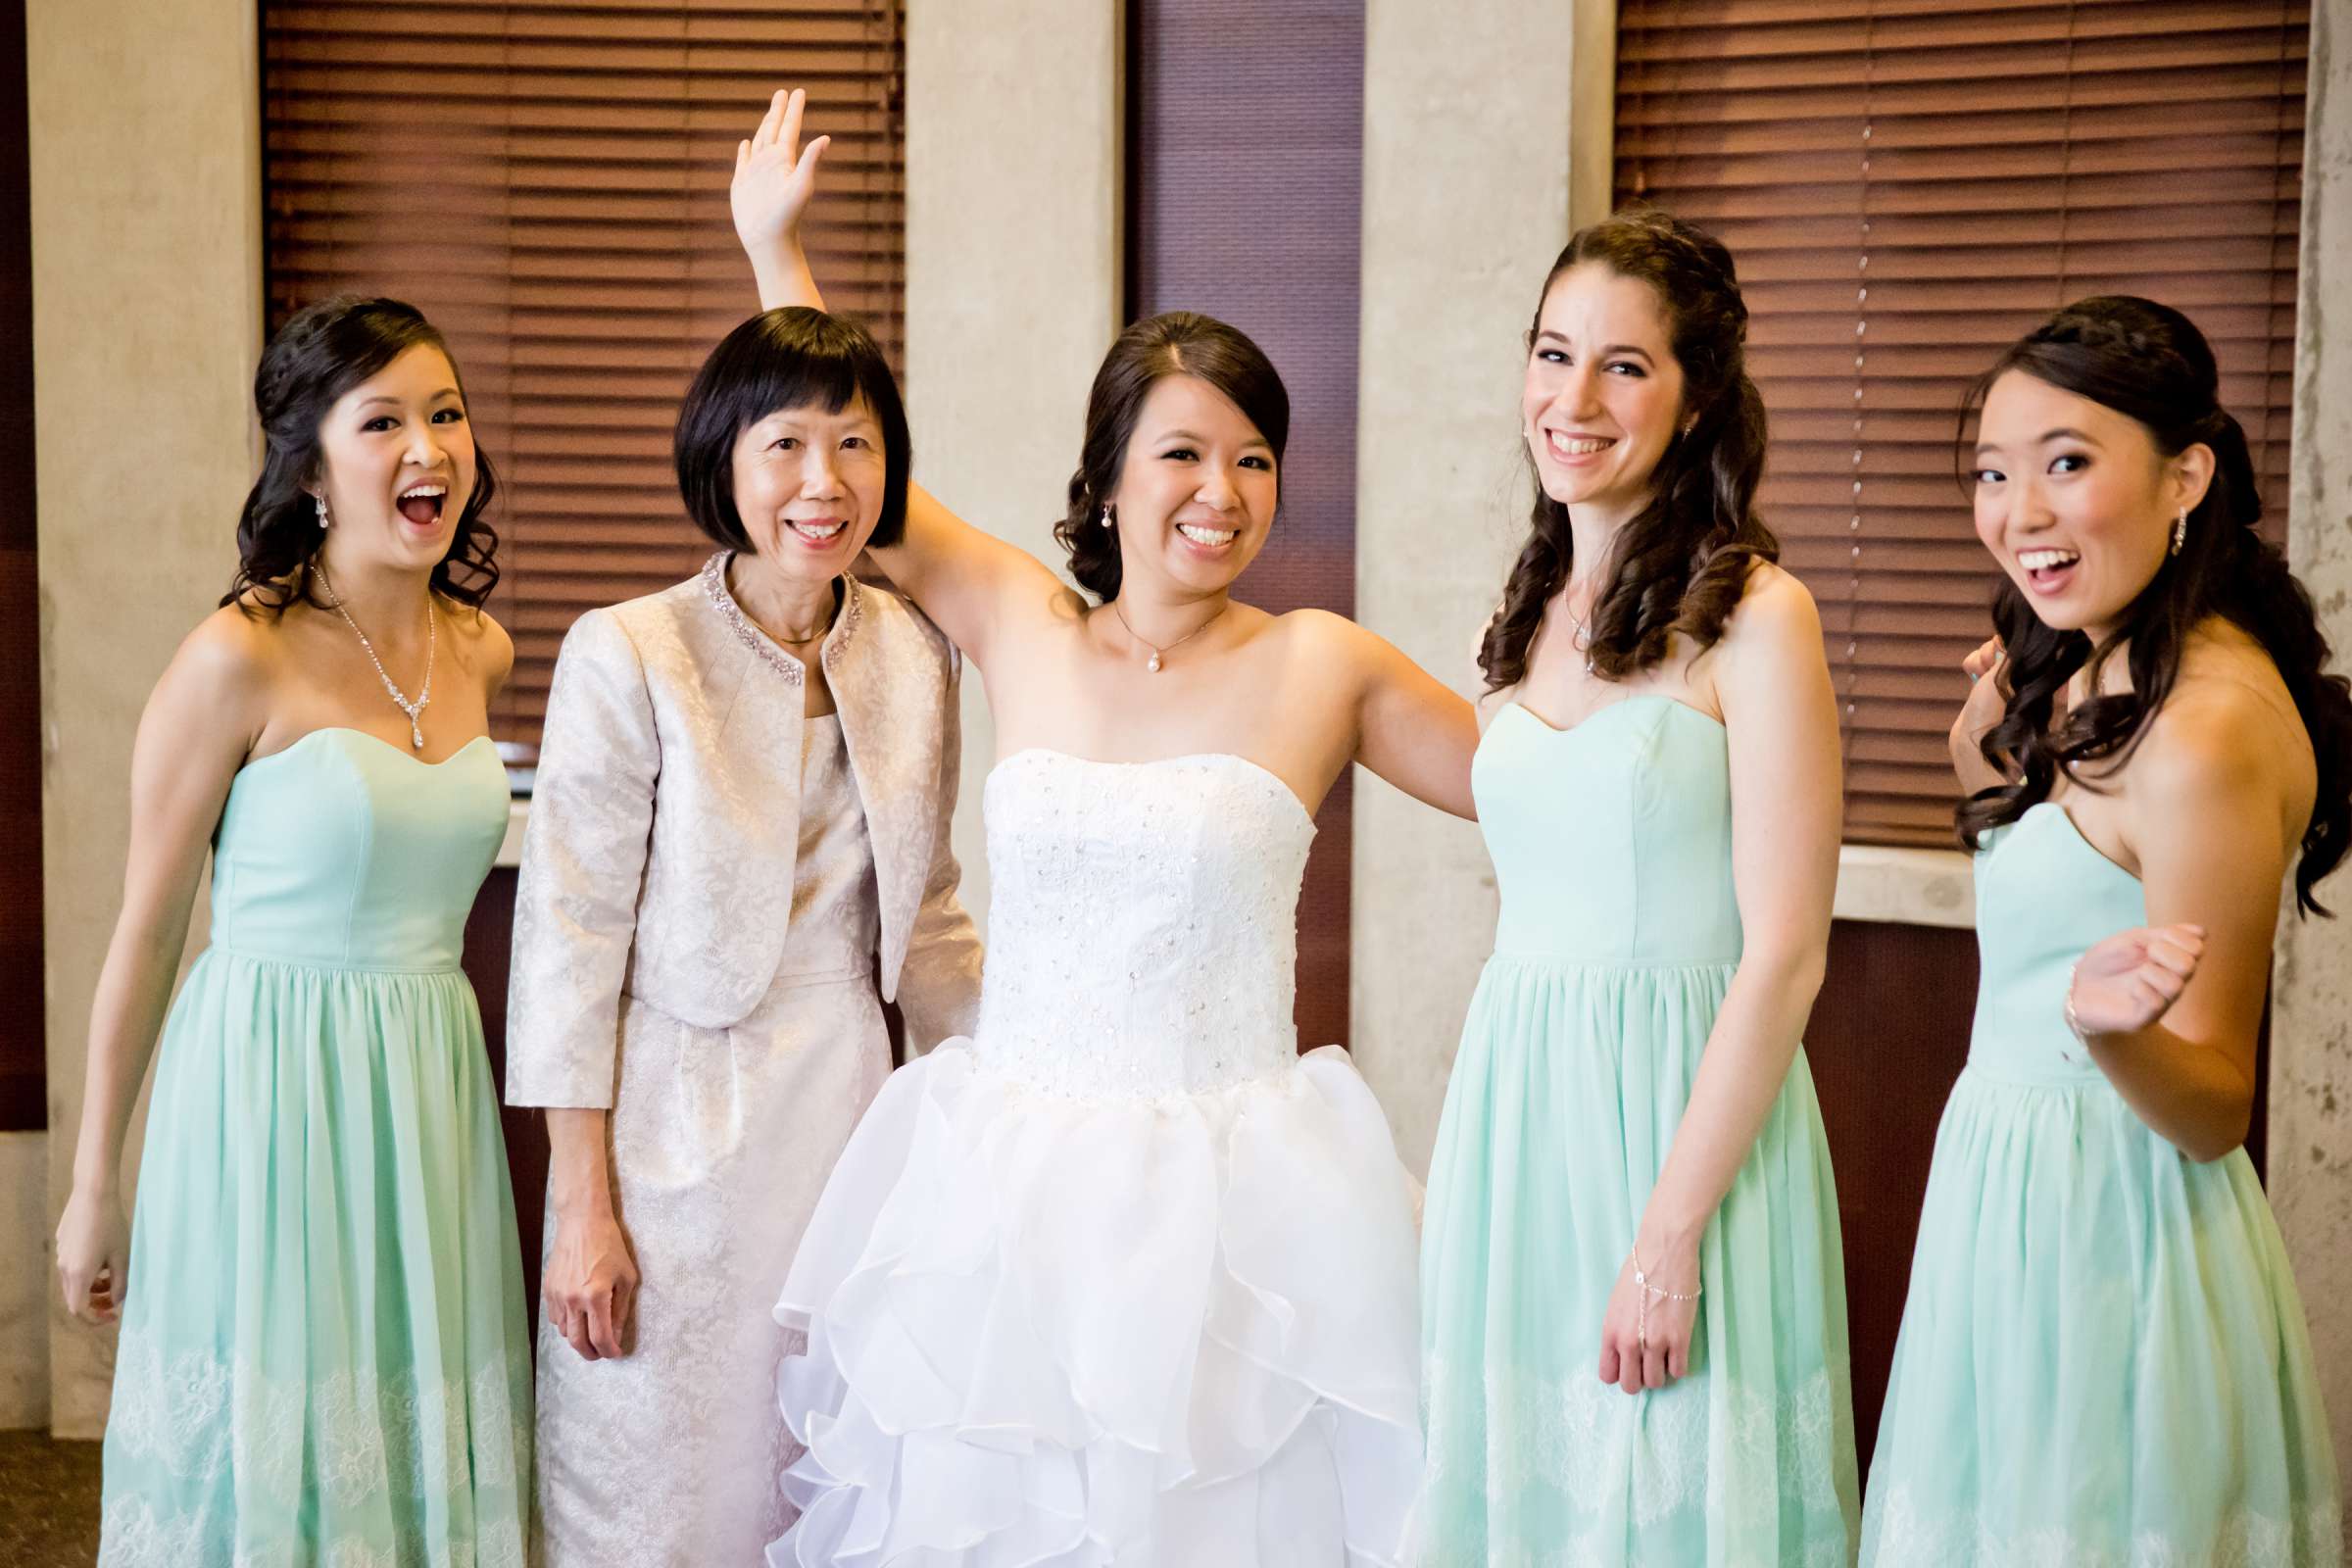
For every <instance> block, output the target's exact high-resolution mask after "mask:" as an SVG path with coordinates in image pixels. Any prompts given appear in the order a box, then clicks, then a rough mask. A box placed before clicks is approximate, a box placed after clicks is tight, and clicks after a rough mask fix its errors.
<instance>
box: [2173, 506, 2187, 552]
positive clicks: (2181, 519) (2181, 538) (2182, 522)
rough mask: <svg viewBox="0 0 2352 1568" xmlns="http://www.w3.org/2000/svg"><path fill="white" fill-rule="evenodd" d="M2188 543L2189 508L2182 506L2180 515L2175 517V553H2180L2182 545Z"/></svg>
mask: <svg viewBox="0 0 2352 1568" xmlns="http://www.w3.org/2000/svg"><path fill="white" fill-rule="evenodd" d="M2186 543H2188V509H2187V508H2186V507H2182V508H2181V509H2180V515H2179V516H2178V517H2175V518H2174V519H2173V554H2174V555H2176V556H2177V555H2179V554H2180V547H2181V546H2182V545H2184V544H2186Z"/></svg>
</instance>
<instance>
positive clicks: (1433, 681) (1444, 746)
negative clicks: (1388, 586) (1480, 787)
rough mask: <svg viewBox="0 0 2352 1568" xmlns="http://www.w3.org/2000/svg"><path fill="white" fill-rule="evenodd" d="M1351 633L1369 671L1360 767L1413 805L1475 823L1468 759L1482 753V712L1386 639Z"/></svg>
mask: <svg viewBox="0 0 2352 1568" xmlns="http://www.w3.org/2000/svg"><path fill="white" fill-rule="evenodd" d="M1348 629H1349V630H1350V631H1351V632H1353V633H1354V637H1355V639H1356V641H1357V643H1358V646H1359V648H1360V649H1361V650H1362V657H1363V658H1364V660H1365V662H1366V665H1367V679H1366V680H1365V682H1364V686H1363V695H1362V697H1361V699H1360V700H1359V702H1358V704H1357V715H1358V716H1357V720H1356V723H1357V731H1356V733H1357V741H1356V752H1355V760H1357V761H1359V762H1361V763H1363V765H1364V766H1365V767H1367V768H1369V769H1371V771H1373V772H1374V773H1376V774H1378V775H1379V776H1380V777H1381V778H1383V779H1385V780H1387V781H1388V782H1389V783H1391V784H1394V785H1396V786H1397V788H1398V789H1400V790H1402V791H1404V793H1405V794H1407V795H1410V796H1411V797H1412V798H1413V799H1415V800H1417V801H1420V802H1422V803H1423V804H1425V805H1429V806H1434V807H1436V808H1437V809H1439V810H1441V811H1450V812H1452V813H1453V814H1454V815H1455V816H1462V817H1469V818H1472V819H1473V820H1475V819H1476V818H1477V816H1478V808H1477V806H1476V804H1474V803H1473V802H1472V800H1471V797H1470V759H1471V756H1472V754H1473V753H1475V752H1476V751H1477V750H1478V713H1477V711H1476V710H1474V709H1473V708H1472V707H1471V706H1470V703H1469V701H1468V700H1467V699H1466V698H1464V697H1462V696H1461V695H1460V694H1458V693H1456V692H1454V691H1453V690H1451V689H1450V688H1448V687H1447V686H1446V684H1445V683H1444V682H1443V681H1441V680H1439V679H1438V678H1437V677H1436V676H1435V675H1432V674H1431V673H1430V672H1429V671H1428V670H1426V669H1423V668H1422V667H1421V666H1420V665H1419V664H1416V663H1414V662H1412V661H1411V660H1410V659H1408V658H1406V657H1405V655H1404V653H1403V651H1402V650H1400V649H1398V648H1397V647H1396V646H1395V645H1394V644H1392V643H1390V642H1389V641H1388V640H1387V639H1385V638H1382V637H1380V636H1377V635H1375V634H1374V633H1372V632H1369V631H1365V630H1364V629H1362V628H1361V627H1358V626H1354V625H1352V624H1349V625H1348Z"/></svg>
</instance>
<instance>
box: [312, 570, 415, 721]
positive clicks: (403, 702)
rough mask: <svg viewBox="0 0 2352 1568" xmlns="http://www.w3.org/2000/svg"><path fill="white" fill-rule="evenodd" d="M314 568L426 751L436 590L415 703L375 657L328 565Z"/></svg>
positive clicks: (371, 644) (320, 584)
mask: <svg viewBox="0 0 2352 1568" xmlns="http://www.w3.org/2000/svg"><path fill="white" fill-rule="evenodd" d="M311 569H312V570H313V571H316V572H317V573H318V574H319V586H320V587H322V588H324V589H325V590H326V602H327V604H328V605H329V606H330V607H332V609H333V610H334V612H335V613H336V614H338V615H341V616H342V617H343V624H344V625H346V626H349V627H350V628H351V634H352V635H353V636H354V637H357V638H358V639H359V640H360V647H361V649H362V650H363V651H364V652H365V653H366V654H367V655H368V662H369V663H370V664H373V665H374V666H375V678H376V679H377V680H380V681H382V682H383V683H384V690H385V691H386V692H387V693H389V694H390V696H391V698H392V706H393V707H395V708H397V709H399V710H400V711H402V712H404V713H406V714H408V715H409V745H410V746H411V747H413V748H414V749H416V750H417V751H419V752H421V751H423V750H424V717H423V715H424V705H425V704H427V703H429V702H431V701H432V700H433V645H434V643H435V642H436V641H437V633H436V631H435V628H434V623H433V592H432V590H431V589H430V588H427V589H426V590H425V592H424V686H423V687H422V689H421V690H419V691H418V692H417V700H416V701H415V702H413V703H412V702H410V701H409V698H408V694H407V693H406V692H404V691H402V690H401V689H400V688H399V687H398V686H395V685H394V684H393V683H392V677H391V675H390V674H388V673H387V672H386V671H385V669H384V662H383V661H382V660H380V659H378V658H376V657H375V644H373V643H371V642H369V641H368V634H367V633H366V632H364V631H362V630H360V623H359V622H358V621H356V620H354V619H352V618H351V612H350V611H348V610H346V609H344V608H343V599H342V596H341V595H339V594H337V593H336V592H335V584H334V580H333V579H332V578H330V577H328V576H327V574H326V564H325V563H324V562H321V561H314V562H312V563H311Z"/></svg>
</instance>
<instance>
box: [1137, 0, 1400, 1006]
mask: <svg viewBox="0 0 2352 1568" xmlns="http://www.w3.org/2000/svg"><path fill="white" fill-rule="evenodd" d="M1128 29H1129V31H1128V110H1129V116H1130V119H1129V123H1128V143H1127V147H1128V161H1127V163H1128V167H1127V173H1128V179H1127V200H1128V213H1127V216H1128V228H1127V238H1128V256H1127V264H1128V266H1127V314H1128V316H1129V318H1130V319H1134V318H1139V317H1145V316H1151V315H1154V314H1156V313H1158V312H1161V311H1173V310H1187V311H1202V312H1205V313H1207V314H1208V315H1210V316H1214V317H1216V318H1218V319H1220V320H1224V321H1229V322H1231V323H1232V324H1233V325H1235V326H1238V327H1240V328H1241V329H1242V330H1243V331H1245V332H1247V333H1249V334H1250V337H1252V338H1253V339H1255V340H1256V342H1257V345H1258V347H1260V348H1262V349H1264V350H1265V351H1266V355H1267V357H1268V358H1270V359H1271V360H1273V362H1274V366H1275V368H1276V369H1278V370H1280V371H1281V372H1282V378H1283V382H1284V384H1285V386H1287V387H1288V388H1289V390H1290V394H1291V437H1290V443H1289V447H1288V450H1287V451H1286V452H1285V453H1284V454H1283V461H1282V511H1281V514H1280V516H1279V518H1278V519H1277V521H1276V522H1275V524H1274V534H1273V538H1272V539H1271V541H1270V542H1269V543H1268V544H1267V546H1266V549H1265V553H1264V554H1263V555H1261V556H1260V557H1259V558H1258V559H1257V561H1256V562H1255V563H1254V564H1251V566H1250V572H1249V575H1248V576H1247V577H1245V578H1244V579H1243V580H1242V583H1241V587H1240V591H1239V592H1240V597H1241V598H1242V599H1243V600H1244V601H1246V602H1247V603H1250V604H1252V605H1256V606H1257V607H1259V608H1260V609H1263V610H1269V611H1272V612H1274V613H1282V612H1285V611H1290V610H1296V609H1299V608H1300V607H1302V606H1309V605H1311V606H1315V607H1318V608H1320V609H1324V610H1330V611H1335V612H1337V613H1340V614H1343V615H1350V614H1353V613H1355V372H1356V334H1357V302H1358V299H1359V295H1360V288H1359V274H1360V268H1359V263H1358V256H1359V249H1360V244H1359V241H1360V231H1361V228H1362V212H1363V200H1362V192H1363V123H1364V9H1363V6H1362V5H1361V4H1360V3H1357V4H1348V3H1335V0H1133V3H1132V4H1131V5H1130V6H1129V7H1128ZM1315 827H1316V833H1315V847H1314V853H1313V855H1312V856H1311V857H1310V858H1309V859H1308V861H1307V870H1306V886H1305V890H1304V892H1303V893H1302V894H1301V895H1300V898H1299V1005H1298V1009H1297V1017H1298V1023H1299V1044H1300V1045H1301V1046H1303V1047H1307V1048H1309V1049H1311V1048H1313V1047H1315V1046H1321V1045H1329V1044H1333V1043H1335V1042H1336V1043H1339V1044H1343V1045H1344V1044H1346V1043H1347V1040H1348V858H1349V855H1350V852H1351V845H1352V843H1353V836H1354V795H1353V791H1352V788H1351V784H1350V780H1349V779H1348V776H1347V775H1345V774H1343V775H1342V777H1341V779H1340V782H1339V785H1338V786H1337V787H1336V788H1335V789H1333V790H1332V792H1331V794H1330V796H1329V797H1328V798H1327V799H1326V800H1325V801H1324V803H1323V809H1322V810H1320V811H1319V812H1317V813H1316V816H1315Z"/></svg>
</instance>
